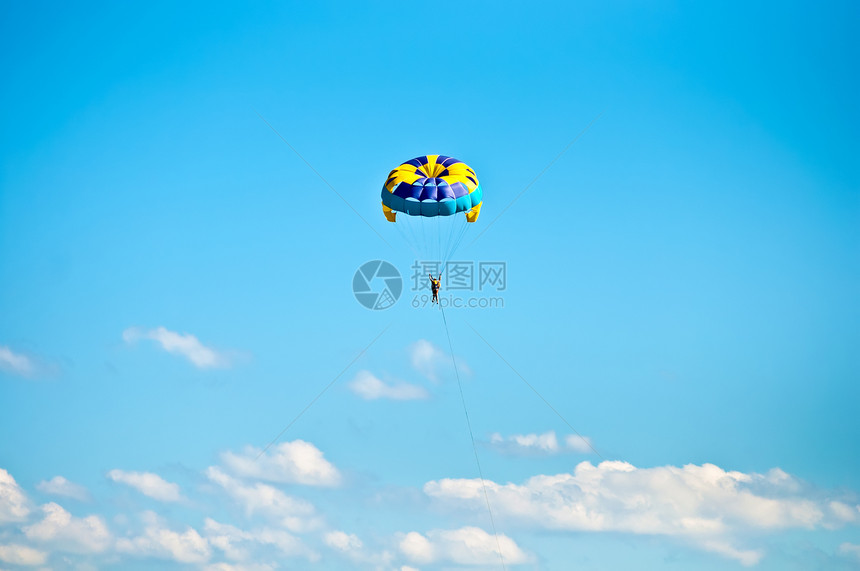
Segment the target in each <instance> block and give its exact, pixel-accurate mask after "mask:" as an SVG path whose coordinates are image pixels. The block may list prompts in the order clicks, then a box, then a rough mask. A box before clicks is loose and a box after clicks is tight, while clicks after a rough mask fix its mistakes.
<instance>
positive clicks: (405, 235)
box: [394, 217, 420, 260]
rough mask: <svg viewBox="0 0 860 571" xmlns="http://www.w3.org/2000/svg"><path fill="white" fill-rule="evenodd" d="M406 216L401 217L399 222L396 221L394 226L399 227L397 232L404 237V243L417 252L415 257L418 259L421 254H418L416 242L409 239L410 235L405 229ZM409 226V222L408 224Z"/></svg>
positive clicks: (414, 252) (413, 251)
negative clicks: (404, 219)
mask: <svg viewBox="0 0 860 571" xmlns="http://www.w3.org/2000/svg"><path fill="white" fill-rule="evenodd" d="M403 218H404V217H401V218H400V219H399V221H398V222H394V227H395V228H396V229H397V232H398V233H399V234H400V237H401V238H402V239H403V243H404V244H406V245H407V246H408V247H409V249H410V250H412V253H413V254H415V259H416V260H417V259H418V258H419V257H420V256H419V255H418V251H417V250H416V249H415V243H414V242H413V241H411V240H410V239H409V236H408V235H407V234H406V231H405V230H404V229H403V224H404V221H403ZM406 226H409V224H406Z"/></svg>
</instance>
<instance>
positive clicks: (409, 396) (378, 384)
mask: <svg viewBox="0 0 860 571" xmlns="http://www.w3.org/2000/svg"><path fill="white" fill-rule="evenodd" d="M349 388H350V390H351V391H352V392H354V393H355V394H357V395H358V396H360V397H361V398H363V399H364V400H376V399H390V400H418V399H426V398H427V397H428V396H429V394H428V393H427V390H426V389H425V388H424V387H422V386H420V385H412V384H409V383H404V382H397V383H393V384H388V383H386V382H384V381H381V380H380V379H378V378H377V377H376V376H374V375H373V373H371V372H369V371H359V372H358V373H357V374H356V375H355V378H354V379H353V380H352V381H351V382H350V383H349Z"/></svg>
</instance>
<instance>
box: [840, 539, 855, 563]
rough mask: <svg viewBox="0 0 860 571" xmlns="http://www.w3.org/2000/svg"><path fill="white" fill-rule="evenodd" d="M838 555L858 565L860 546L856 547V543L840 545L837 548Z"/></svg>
mask: <svg viewBox="0 0 860 571" xmlns="http://www.w3.org/2000/svg"><path fill="white" fill-rule="evenodd" d="M839 553H841V554H842V555H847V556H848V557H850V558H851V559H853V560H854V561H855V562H857V563H860V545H857V544H856V543H848V542H847V541H846V542H845V543H842V544H841V545H840V546H839Z"/></svg>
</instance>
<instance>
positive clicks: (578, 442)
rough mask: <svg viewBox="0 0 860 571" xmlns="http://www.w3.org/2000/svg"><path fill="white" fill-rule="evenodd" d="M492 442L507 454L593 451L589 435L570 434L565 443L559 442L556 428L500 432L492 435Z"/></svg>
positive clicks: (494, 446)
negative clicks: (543, 430) (510, 432)
mask: <svg viewBox="0 0 860 571" xmlns="http://www.w3.org/2000/svg"><path fill="white" fill-rule="evenodd" d="M490 444H491V445H492V446H493V448H495V449H496V450H498V451H500V452H503V453H507V454H524V455H528V454H534V455H550V454H560V453H563V452H580V453H588V452H591V451H592V450H591V447H590V444H591V439H590V438H588V437H587V436H585V437H581V436H578V435H576V434H570V435H568V436H566V437H564V440H563V444H559V441H558V437H556V434H555V431H554V430H549V431H547V432H544V433H543V434H536V433H531V434H511V435H510V436H502V435H501V434H499V433H498V432H495V433H493V434H491V435H490Z"/></svg>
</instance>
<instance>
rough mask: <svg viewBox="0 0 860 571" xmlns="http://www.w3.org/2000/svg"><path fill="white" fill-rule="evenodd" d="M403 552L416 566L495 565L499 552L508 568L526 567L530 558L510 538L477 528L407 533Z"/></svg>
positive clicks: (402, 544)
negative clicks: (433, 564)
mask: <svg viewBox="0 0 860 571" xmlns="http://www.w3.org/2000/svg"><path fill="white" fill-rule="evenodd" d="M399 547H400V551H401V552H402V553H403V554H404V555H405V556H406V557H407V558H408V559H409V560H410V561H412V562H413V563H416V564H419V565H429V564H432V563H454V564H457V565H496V564H498V563H499V551H500V550H501V554H502V556H503V557H504V560H505V563H507V564H508V565H516V564H520V563H526V562H527V561H528V559H529V558H528V556H527V555H526V554H525V553H524V552H523V550H522V549H520V547H519V546H518V545H517V544H516V542H514V540H513V539H511V538H510V537H508V536H506V535H504V534H499V536H498V541H497V538H496V537H495V536H493V535H492V534H490V533H487V532H486V531H484V530H483V529H480V528H478V527H463V528H460V529H451V530H446V529H437V530H432V531H429V532H427V534H426V535H422V534H420V533H418V532H417V531H411V532H409V533H407V534H406V535H405V536H404V537H403V538H402V539H401V540H400V545H399Z"/></svg>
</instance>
